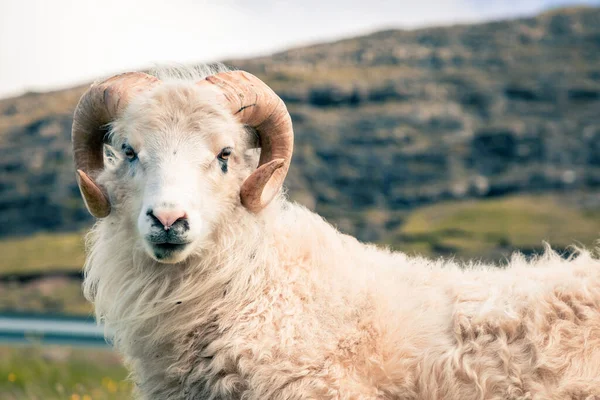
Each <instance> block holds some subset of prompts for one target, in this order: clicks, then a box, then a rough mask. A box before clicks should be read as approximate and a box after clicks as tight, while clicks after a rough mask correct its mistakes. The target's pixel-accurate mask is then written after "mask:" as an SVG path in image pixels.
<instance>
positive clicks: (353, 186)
mask: <svg viewBox="0 0 600 400" xmlns="http://www.w3.org/2000/svg"><path fill="white" fill-rule="evenodd" d="M228 64H230V65H232V66H234V67H237V68H241V69H245V70H248V71H250V72H252V73H254V74H257V75H258V76H259V77H261V78H262V79H264V80H265V81H266V82H267V83H268V84H269V85H271V86H272V87H273V88H274V89H275V90H276V91H277V93H278V94H279V95H280V96H281V97H282V98H283V99H284V100H285V102H286V104H287V106H288V109H289V110H290V112H291V115H292V119H293V121H294V131H295V135H296V136H295V152H294V157H293V159H292V165H291V168H290V170H289V175H288V178H287V180H286V184H287V186H288V188H289V193H290V196H291V197H292V198H294V199H297V200H298V201H300V202H302V203H303V204H305V205H307V206H308V207H310V208H313V209H315V210H317V211H318V212H319V213H320V214H322V215H324V216H325V217H327V218H328V219H330V220H331V221H332V222H334V223H336V224H340V225H342V224H345V225H344V226H345V229H346V231H347V232H349V233H351V234H353V235H356V236H357V237H358V238H360V239H362V240H368V241H383V240H384V238H385V237H386V236H388V229H387V228H385V227H386V226H387V227H390V226H394V225H395V224H397V223H398V218H400V217H401V216H402V215H404V214H406V213H407V212H409V211H411V210H413V209H415V208H417V207H421V206H424V205H428V204H433V203H439V202H444V201H451V200H464V199H480V198H488V197H489V198H494V197H498V196H506V195H515V194H520V193H539V192H550V191H559V190H562V191H565V192H572V191H574V190H577V191H595V190H598V188H600V113H598V109H599V107H600V67H599V66H600V8H593V7H592V8H571V9H561V10H556V11H553V12H551V13H544V14H541V15H539V16H537V17H534V18H523V19H516V20H507V21H495V22H490V23H485V24H477V25H460V26H452V27H440V28H426V29H418V30H412V31H405V30H386V31H381V32H376V33H373V34H370V35H366V36H361V37H354V38H348V39H344V40H340V41H336V42H332V43H323V44H319V45H315V46H308V47H302V48H295V49H291V50H288V51H284V52H281V53H277V54H274V55H271V56H268V57H260V58H254V59H245V60H230V61H229V62H228ZM84 90H85V87H83V86H81V87H75V88H72V89H68V90H62V91H56V92H52V93H28V94H26V95H24V96H20V97H16V98H12V99H4V100H0V171H1V173H0V236H2V237H8V236H17V235H20V236H23V235H28V234H31V233H35V232H41V231H48V232H68V231H74V230H77V229H81V228H83V227H85V226H88V225H89V224H90V223H91V218H90V217H89V215H88V213H87V212H86V211H85V209H84V206H83V203H82V202H81V200H80V198H79V191H78V190H77V187H76V184H75V179H74V171H73V165H72V157H71V148H70V129H71V122H72V119H71V116H72V113H73V109H74V107H75V104H76V103H77V100H78V97H79V96H80V95H81V94H82V93H83V91H84ZM597 202H599V203H600V200H597ZM338 210H340V211H343V213H341V212H338ZM377 211H383V212H384V213H382V214H379V215H378V214H377ZM349 214H352V223H351V224H347V223H346V222H343V221H345V220H346V217H345V215H349ZM372 216H378V217H379V218H387V219H386V220H385V221H383V222H382V226H384V228H377V229H374V227H373V224H372V223H371V221H370V218H371V217H372Z"/></svg>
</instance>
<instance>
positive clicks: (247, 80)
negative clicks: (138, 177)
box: [202, 71, 294, 212]
mask: <svg viewBox="0 0 600 400" xmlns="http://www.w3.org/2000/svg"><path fill="white" fill-rule="evenodd" d="M202 82H209V83H211V84H213V85H215V86H216V87H218V88H219V89H220V91H221V93H222V94H223V95H224V97H225V102H226V104H227V105H228V107H229V109H230V110H231V112H232V113H233V114H234V115H235V116H236V117H238V118H239V120H240V122H242V123H243V124H245V125H248V126H251V127H253V128H255V129H256V131H257V132H258V135H259V139H260V147H261V154H260V161H259V163H258V168H257V169H256V171H254V172H253V173H252V174H251V175H250V176H249V177H248V178H247V179H246V181H244V183H243V184H242V188H241V191H240V197H241V201H242V204H243V205H244V207H246V208H247V209H248V210H250V211H252V212H259V211H260V210H262V209H263V208H264V207H266V206H267V205H268V204H269V203H270V202H271V200H273V198H274V197H275V196H276V195H277V193H278V192H279V190H280V189H281V186H282V185H283V180H284V179H285V176H286V175H287V171H288V168H289V166H290V161H291V159H292V151H293V148H294V130H293V127H292V119H291V117H290V114H289V113H288V111H287V108H286V106H285V104H284V102H283V100H281V98H279V96H277V94H275V92H274V91H273V90H272V89H271V88H269V87H268V86H267V85H266V84H265V83H264V82H263V81H261V80H260V79H258V78H257V77H255V76H254V75H252V74H249V73H247V72H244V71H233V72H223V73H220V74H217V75H213V76H209V77H207V78H206V79H205V80H204V81H202Z"/></svg>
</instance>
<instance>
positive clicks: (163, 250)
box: [150, 242, 189, 262]
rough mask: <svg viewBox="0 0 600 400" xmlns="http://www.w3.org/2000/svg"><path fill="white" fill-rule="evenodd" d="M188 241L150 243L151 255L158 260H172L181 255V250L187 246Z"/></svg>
mask: <svg viewBox="0 0 600 400" xmlns="http://www.w3.org/2000/svg"><path fill="white" fill-rule="evenodd" d="M188 245H189V243H171V242H164V243H152V242H151V243H150V251H151V255H152V256H153V258H154V259H156V260H157V261H160V262H172V261H169V260H174V259H175V260H176V259H179V258H180V257H181V254H182V253H183V251H184V250H185V249H186V247H188Z"/></svg>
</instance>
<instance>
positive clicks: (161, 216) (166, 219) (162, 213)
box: [146, 209, 187, 230]
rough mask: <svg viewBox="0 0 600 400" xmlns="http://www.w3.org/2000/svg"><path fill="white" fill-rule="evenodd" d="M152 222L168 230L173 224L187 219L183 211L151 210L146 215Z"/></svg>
mask: <svg viewBox="0 0 600 400" xmlns="http://www.w3.org/2000/svg"><path fill="white" fill-rule="evenodd" d="M146 214H147V215H148V216H150V218H152V219H153V220H154V223H155V224H160V225H161V226H163V227H164V228H165V230H168V229H169V228H170V227H171V226H172V225H173V224H174V223H175V222H177V221H180V220H184V219H187V214H186V213H185V211H183V210H172V209H169V210H152V209H149V210H148V212H147V213H146Z"/></svg>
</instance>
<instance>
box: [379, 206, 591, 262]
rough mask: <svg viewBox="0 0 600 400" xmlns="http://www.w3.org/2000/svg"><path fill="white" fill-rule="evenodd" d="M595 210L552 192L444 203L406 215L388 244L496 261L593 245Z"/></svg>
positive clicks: (428, 253)
mask: <svg viewBox="0 0 600 400" xmlns="http://www.w3.org/2000/svg"><path fill="white" fill-rule="evenodd" d="M598 239H600V210H598V209H594V210H585V209H578V208H575V207H574V206H573V205H572V204H569V202H568V201H567V200H566V199H565V198H562V197H557V196H550V195H546V196H514V197H505V198H500V199H494V200H484V201H463V202H448V203H443V204H437V205H433V206H429V207H423V208H421V209H418V210H416V211H414V212H413V213H411V214H410V215H409V217H408V218H407V220H406V221H405V223H404V224H403V225H402V226H401V227H400V228H399V230H398V231H397V232H395V233H394V234H393V235H392V236H391V237H388V238H387V241H388V243H390V244H392V245H393V246H394V247H395V248H398V249H401V250H403V251H406V252H409V253H421V254H425V255H447V254H452V255H456V256H458V257H459V258H469V257H476V258H485V259H499V258H503V257H506V256H508V255H509V254H510V253H511V252H512V251H514V250H516V249H522V250H525V251H538V250H541V249H542V247H543V243H542V242H543V241H547V242H548V243H550V244H551V245H552V247H554V248H557V249H561V250H563V249H566V248H568V247H569V246H571V245H574V244H577V245H583V246H586V247H592V246H594V244H595V242H596V241H597V240H598Z"/></svg>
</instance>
